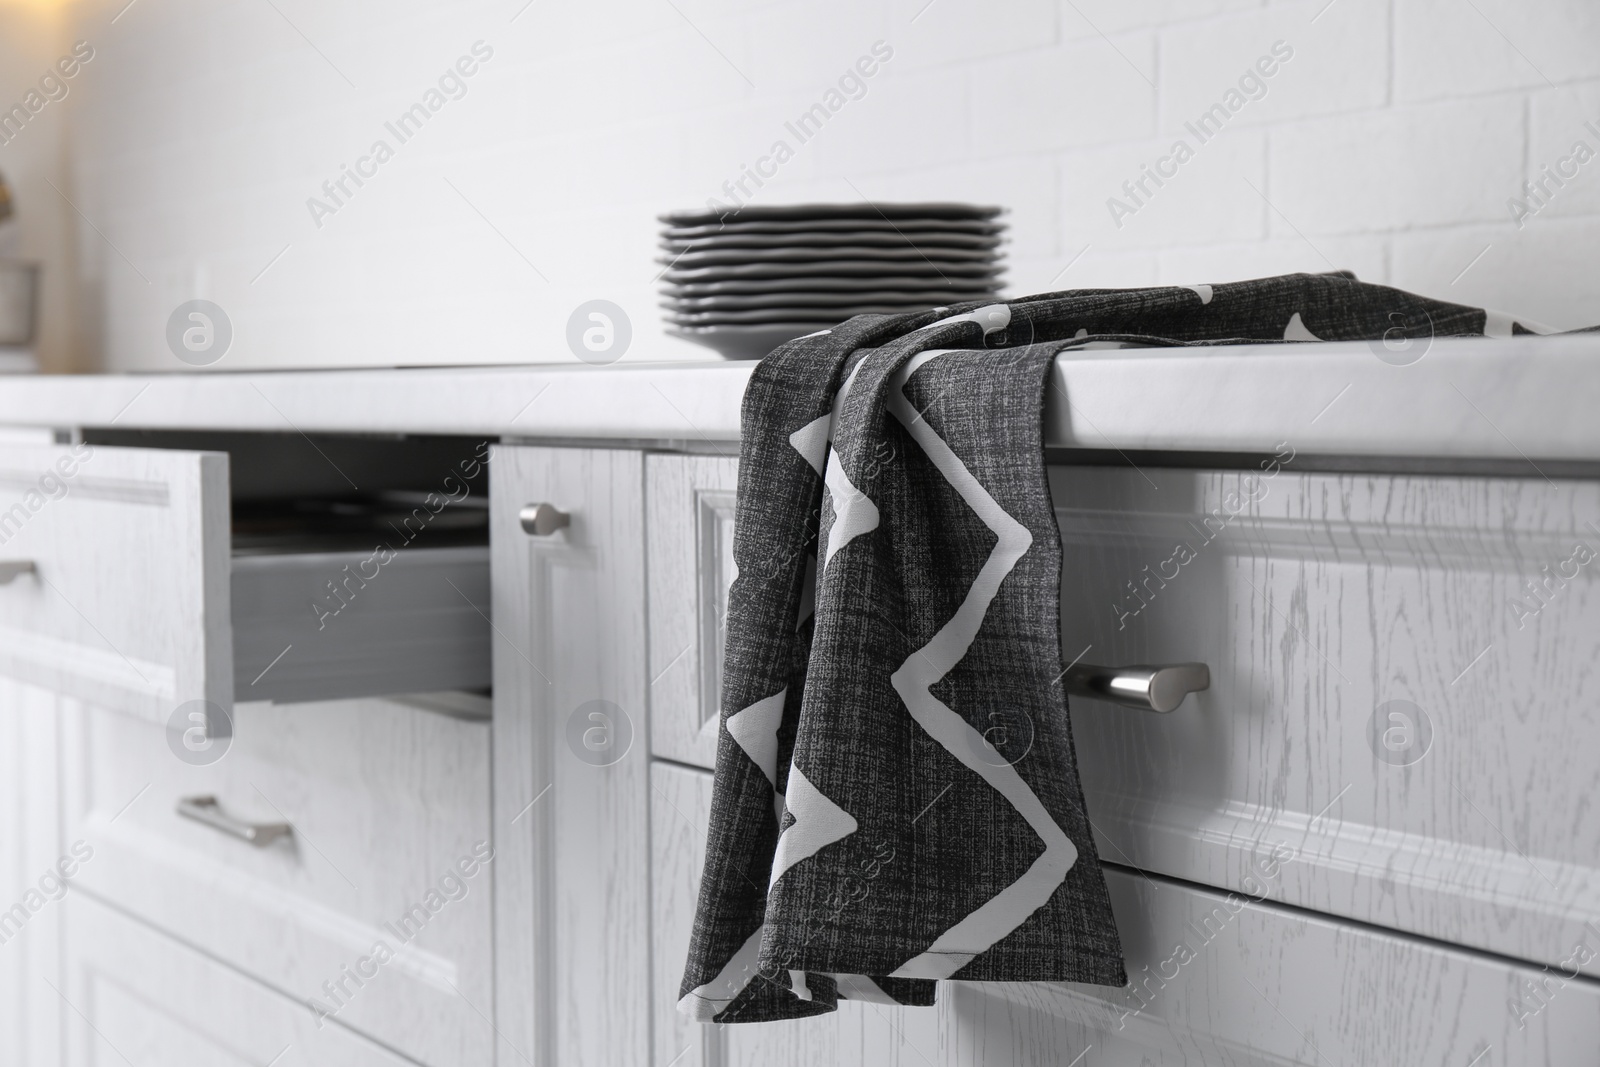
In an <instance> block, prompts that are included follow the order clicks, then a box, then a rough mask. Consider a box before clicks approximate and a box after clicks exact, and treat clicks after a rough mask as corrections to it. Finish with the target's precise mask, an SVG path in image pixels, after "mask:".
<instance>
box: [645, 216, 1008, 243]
mask: <svg viewBox="0 0 1600 1067" xmlns="http://www.w3.org/2000/svg"><path fill="white" fill-rule="evenodd" d="M913 231H916V232H919V233H949V234H957V235H966V236H972V237H994V236H996V235H998V234H1001V233H1004V232H1005V224H1004V223H1000V222H955V221H952V220H950V219H894V220H890V219H817V220H814V221H807V222H777V221H774V222H728V223H724V224H722V225H716V224H712V225H709V226H665V227H662V230H661V236H662V237H663V238H665V239H667V240H672V241H680V240H695V239H698V238H701V237H716V236H720V235H729V236H732V235H765V236H777V235H782V234H793V233H911V232H913Z"/></svg>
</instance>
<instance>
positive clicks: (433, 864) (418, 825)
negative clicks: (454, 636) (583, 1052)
mask: <svg viewBox="0 0 1600 1067" xmlns="http://www.w3.org/2000/svg"><path fill="white" fill-rule="evenodd" d="M486 704H487V702H486V701H483V700H481V699H479V698H469V697H467V696H465V695H462V694H455V695H451V694H439V695H437V696H433V697H427V698H424V697H416V698H405V699H379V698H373V699H366V700H349V701H338V702H329V703H308V704H295V705H273V704H262V703H248V704H240V705H238V707H237V709H236V722H235V726H236V731H235V735H234V737H233V738H232V743H231V746H230V747H229V748H228V749H227V750H226V752H225V753H224V754H223V755H222V757H221V758H220V759H217V760H216V761H215V762H212V763H209V764H205V765H196V764H194V763H193V762H190V761H189V760H185V759H180V758H179V757H177V756H176V755H175V753H174V751H173V749H172V747H171V745H170V741H169V734H168V732H167V731H166V730H164V729H161V728H160V727H157V726H154V725H152V724H149V723H145V722H141V721H139V720H136V719H132V718H130V717H128V716H124V715H117V714H112V713H108V712H105V711H102V710H98V709H92V708H88V707H79V708H78V709H76V712H75V713H74V714H70V715H68V716H67V722H66V725H65V729H64V735H65V736H64V742H63V747H64V750H65V767H66V782H65V783H64V791H65V795H66V806H67V836H68V839H69V840H75V839H77V838H82V839H84V840H85V841H87V842H88V843H89V844H90V845H92V846H93V848H94V858H93V860H92V861H90V862H87V863H85V864H83V866H82V868H81V871H80V874H79V877H78V878H77V879H76V880H75V883H74V884H75V886H76V887H79V888H82V889H84V890H85V891H87V892H89V893H91V894H93V895H95V896H98V897H100V898H102V899H104V900H108V901H111V902H113V903H115V904H116V905H117V906H118V907H119V908H122V909H124V910H126V911H128V912H131V913H133V914H134V915H137V916H138V917H140V918H142V919H144V920H146V921H148V922H149V923H151V924H153V925H155V926H157V927H159V928H161V929H163V930H165V931H167V932H168V933H170V934H171V935H172V936H173V937H175V938H177V939H179V940H181V941H184V942H187V943H189V944H191V945H193V946H194V947H196V948H198V949H200V950H202V951H203V952H205V953H207V954H208V955H210V956H212V957H214V958H216V959H219V960H222V961H223V962H225V963H228V964H231V965H232V966H234V967H237V968H239V969H240V970H242V971H244V972H246V973H248V974H251V975H253V976H255V977H257V978H259V979H260V980H261V981H263V982H265V983H267V984H268V985H271V986H272V987H274V988H275V989H277V990H278V991H280V992H281V993H283V994H285V995H287V996H289V997H291V998H292V999H294V1000H296V1001H299V1002H300V1003H301V1004H305V1005H321V1006H322V1010H323V1011H326V1012H330V1013H332V1014H333V1015H334V1017H335V1019H336V1020H337V1022H338V1023H340V1024H343V1025H345V1026H349V1027H351V1028H353V1029H355V1030H358V1031H361V1032H364V1033H366V1034H369V1035H371V1036H372V1037H374V1038H377V1039H378V1040H381V1041H382V1042H383V1043H384V1044H386V1045H387V1046H389V1047H391V1048H395V1049H398V1050H400V1051H402V1052H405V1053H406V1054H407V1055H410V1056H413V1057H415V1058H417V1059H419V1060H421V1061H423V1062H426V1063H428V1064H430V1065H436V1067H443V1065H446V1064H479V1063H485V1062H489V1060H490V1058H491V1057H492V1055H493V1041H492V1038H493V1031H492V1030H491V1029H490V1027H489V1024H488V1023H487V1022H486V1018H487V1017H488V1015H489V1013H490V1011H491V1010H492V993H493V989H492V962H491V953H492V931H491V921H492V919H491V913H492V904H491V900H492V894H491V892H490V882H491V879H492V877H493V875H492V870H493V864H492V861H485V858H484V857H485V856H486V855H487V856H491V857H492V852H491V850H490V848H489V845H488V842H489V838H490V826H489V724H488V722H487V721H486V720H485V719H483V718H477V719H469V718H463V717H459V716H461V715H464V714H467V713H469V712H473V711H476V712H478V713H480V714H481V713H482V712H485V711H486V710H487V708H486ZM451 712H454V714H450V713H451ZM209 755H210V753H207V756H209ZM195 797H214V798H215V800H216V806H215V807H214V808H207V809H203V810H202V812H201V814H209V815H212V816H214V817H215V820H214V821H220V822H221V823H222V825H221V826H219V825H213V824H208V823H206V822H202V821H197V820H196V819H194V818H189V817H184V816H182V815H180V814H179V812H178V806H179V804H180V802H181V801H183V800H185V799H186V798H195ZM236 824H242V825H257V826H271V825H274V824H277V825H287V826H288V827H289V831H288V833H287V834H285V835H284V836H283V837H281V838H279V839H277V840H272V841H270V842H267V843H264V844H261V845H255V844H252V843H250V842H249V841H246V840H243V839H241V838H240V837H238V836H234V835H233V834H230V833H229V832H227V828H228V826H230V825H236ZM380 946H381V947H380ZM480 1013H481V1014H480Z"/></svg>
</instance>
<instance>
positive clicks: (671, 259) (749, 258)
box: [656, 245, 996, 270]
mask: <svg viewBox="0 0 1600 1067" xmlns="http://www.w3.org/2000/svg"><path fill="white" fill-rule="evenodd" d="M995 258H996V257H995V254H994V253H993V252H992V251H989V250H987V249H978V248H916V247H907V246H905V245H901V246H900V247H899V248H869V247H866V246H864V245H846V246H842V247H834V248H784V249H766V250H760V251H752V250H751V249H748V248H733V249H714V250H708V251H697V252H680V253H678V254H677V255H676V256H661V257H658V258H657V259H656V262H657V263H660V264H662V265H663V266H670V267H675V268H677V269H678V270H693V269H694V268H696V267H716V266H728V267H742V266H753V265H756V264H761V263H823V262H828V261H830V260H831V261H845V260H862V261H872V262H875V263H931V264H933V265H934V266H936V267H938V268H939V269H941V270H942V269H943V268H944V266H945V264H947V263H950V264H964V263H977V264H985V263H993V262H995Z"/></svg>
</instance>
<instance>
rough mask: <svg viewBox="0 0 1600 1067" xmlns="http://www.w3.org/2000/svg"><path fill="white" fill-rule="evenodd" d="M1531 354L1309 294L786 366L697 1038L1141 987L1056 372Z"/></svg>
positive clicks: (907, 335)
mask: <svg viewBox="0 0 1600 1067" xmlns="http://www.w3.org/2000/svg"><path fill="white" fill-rule="evenodd" d="M1519 332H1520V333H1527V332H1535V331H1533V330H1530V329H1529V328H1527V327H1525V326H1524V325H1523V324H1521V323H1518V322H1514V321H1512V320H1510V319H1509V318H1507V317H1506V316H1503V315H1497V314H1495V313H1492V312H1486V311H1484V310H1483V309H1481V308H1472V307H1464V306H1461V305H1456V304H1447V303H1442V302H1439V301H1435V300H1429V299H1425V298H1422V297H1417V296H1413V295H1411V294H1408V293H1404V292H1401V291H1399V290H1395V289H1390V288H1386V287H1383V286H1376V285H1368V284H1364V283H1362V282H1360V281H1357V280H1356V279H1355V277H1354V276H1353V275H1349V274H1345V273H1339V274H1318V275H1311V274H1295V275H1287V276H1284V277H1278V278H1265V279H1260V280H1257V281H1249V282H1238V283H1232V284H1224V285H1194V286H1175V287H1169V288H1155V289H1118V290H1106V289H1101V290H1076V291H1069V292H1061V293H1051V294H1047V295H1043V296H1036V297H1029V298H1025V299H1020V300H1013V301H1009V302H1006V303H998V304H982V305H980V304H965V305H956V306H953V307H949V308H938V309H934V310H933V311H929V312H922V313H916V314H907V315H895V316H885V315H860V316H857V317H855V318H853V319H850V320H849V321H848V322H846V323H844V324H842V325H840V326H837V327H834V328H833V329H831V330H824V331H822V332H820V333H817V334H812V335H810V336H807V337H802V338H799V339H797V340H794V341H790V342H788V343H787V344H784V345H782V346H781V347H779V348H778V349H776V350H775V351H774V352H773V353H772V354H771V355H769V356H767V358H766V359H764V360H763V361H762V362H761V363H760V364H759V365H758V366H757V367H756V369H755V371H754V373H753V375H752V377H751V380H750V384H749V386H748V387H747V389H746V392H745V397H744V407H743V413H742V432H743V443H742V446H741V453H740V465H739V487H738V503H737V511H736V517H735V527H734V549H733V551H734V562H735V564H736V565H737V568H738V577H737V578H736V579H735V581H734V583H733V586H732V589H731V591H730V593H729V598H728V616H727V626H726V642H727V646H726V651H725V653H724V659H723V664H724V667H723V678H722V695H721V711H722V720H721V727H720V731H719V732H720V737H719V742H718V748H717V769H716V781H715V786H714V790H713V796H712V807H711V824H710V829H709V832H708V836H707V841H706V861H705V868H704V874H703V877H702V879H701V884H700V899H699V906H698V909H697V913H696V916H695V925H694V932H693V936H692V940H691V943H690V946H689V959H688V964H687V966H686V968H685V973H684V978H683V984H682V987H681V989H680V991H679V996H680V1000H679V1002H678V1007H679V1010H680V1011H682V1012H684V1013H685V1014H687V1015H689V1016H691V1017H692V1018H695V1019H699V1020H702V1021H710V1022H719V1023H730V1022H758V1021H764V1020H772V1019H788V1018H795V1017H800V1016H807V1015H814V1014H819V1013H822V1012H827V1011H832V1010H834V1009H835V1006H836V1004H837V1001H838V999H839V998H841V997H842V998H846V999H864V1000H870V1001H878V1002H881V1003H899V1004H923V1005H925V1004H931V1003H933V997H934V983H935V980H937V979H941V978H953V979H961V980H969V981H1007V982H1016V981H1047V980H1048V981H1072V982H1091V983H1096V984H1102V985H1123V984H1125V982H1126V976H1125V974H1124V971H1123V964H1122V953H1121V946H1120V943H1119V941H1118V937H1117V930H1116V925H1115V922H1114V920H1113V917H1112V913H1111V906H1110V902H1109V899H1108V897H1107V893H1106V886H1105V881H1104V878H1103V876H1102V874H1101V871H1100V861H1099V857H1098V856H1097V855H1096V852H1095V846H1094V841H1093V838H1092V837H1091V834H1090V825H1089V816H1088V813H1087V812H1086V810H1085V807H1084V802H1083V793H1082V789H1081V787H1080V785H1079V781H1078V772H1077V765H1076V759H1075V756H1074V754H1073V747H1072V733H1071V727H1070V724H1069V721H1068V717H1067V700H1066V696H1065V692H1064V690H1063V688H1062V676H1063V674H1064V673H1065V667H1066V664H1065V663H1064V662H1063V660H1062V656H1061V636H1060V611H1061V604H1060V600H1059V597H1060V584H1061V544H1060V539H1059V533H1058V531H1057V527H1056V523H1055V517H1054V511H1053V507H1052V504H1051V500H1050V492H1049V487H1048V483H1047V480H1046V472H1045V461H1044V448H1043V428H1042V424H1043V419H1042V414H1043V406H1044V402H1045V395H1046V391H1047V389H1048V387H1049V386H1048V383H1049V381H1050V379H1049V370H1050V367H1051V363H1052V361H1053V359H1054V357H1055V356H1056V355H1057V354H1058V353H1060V352H1062V351H1064V350H1067V349H1071V348H1074V347H1085V346H1108V345H1112V346H1115V345H1162V346H1167V345H1216V344H1238V343H1248V342H1265V341H1284V340H1289V341H1296V340H1298V341H1317V340H1368V341H1371V342H1373V343H1374V346H1375V347H1374V351H1375V353H1377V354H1378V355H1379V356H1380V358H1383V357H1384V356H1385V354H1389V355H1390V356H1391V358H1392V360H1393V361H1395V362H1405V361H1409V359H1410V358H1412V356H1411V355H1408V353H1412V354H1414V353H1416V352H1420V351H1421V349H1420V348H1419V347H1417V346H1421V345H1424V344H1426V342H1427V340H1428V339H1429V338H1432V337H1436V336H1465V335H1483V334H1503V335H1509V334H1512V333H1519ZM1090 417H1092V416H1090ZM1068 610H1071V605H1068Z"/></svg>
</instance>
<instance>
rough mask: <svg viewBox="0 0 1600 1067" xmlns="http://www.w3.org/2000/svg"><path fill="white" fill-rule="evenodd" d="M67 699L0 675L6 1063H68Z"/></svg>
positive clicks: (0, 1056)
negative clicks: (62, 875) (63, 797)
mask: <svg viewBox="0 0 1600 1067" xmlns="http://www.w3.org/2000/svg"><path fill="white" fill-rule="evenodd" d="M60 704H61V701H60V700H59V698H57V697H56V696H55V695H54V694H52V693H50V692H48V691H46V690H43V689H39V688H36V687H34V686H31V685H26V684H23V683H20V682H15V681H12V680H11V679H8V678H0V1063H8V1064H9V1063H16V1064H34V1063H41V1064H46V1063H59V1062H61V1033H62V1031H61V1027H62V1023H63V1021H64V1019H63V1013H64V1012H65V1010H66V1009H65V1008H64V1007H63V1006H62V1004H61V1000H60V998H59V997H58V996H57V995H56V993H55V991H54V990H52V989H51V988H50V986H49V985H48V984H46V983H54V984H55V985H56V986H57V987H60V985H61V983H62V977H61V938H62V931H63V929H64V927H63V922H62V920H63V915H64V912H63V910H62V907H61V905H62V903H64V901H62V900H58V899H56V898H57V896H58V895H59V894H61V893H62V890H60V889H59V888H57V887H58V886H59V884H60V883H59V882H58V881H56V880H54V878H52V877H50V876H53V875H57V874H59V870H58V869H57V868H56V864H57V863H58V861H60V859H61V858H62V857H63V856H64V855H66V853H67V842H66V841H65V840H64V839H63V837H62V828H61V811H60V792H61V791H60V782H59V773H60V772H59V768H60V752H59V744H58V734H59V730H60V716H61V710H60ZM47 878H49V879H50V880H47ZM67 885H68V888H67V890H65V892H67V893H70V892H72V890H71V888H70V887H71V881H70V880H68V882H67ZM19 905H20V906H21V907H22V908H23V911H22V912H18V911H17V910H16V909H17V907H18V906H19Z"/></svg>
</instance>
